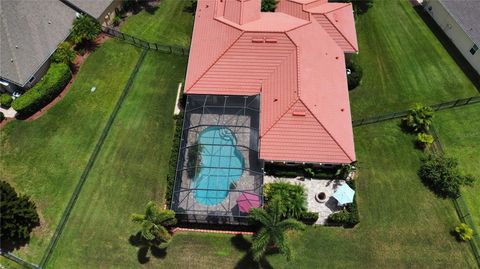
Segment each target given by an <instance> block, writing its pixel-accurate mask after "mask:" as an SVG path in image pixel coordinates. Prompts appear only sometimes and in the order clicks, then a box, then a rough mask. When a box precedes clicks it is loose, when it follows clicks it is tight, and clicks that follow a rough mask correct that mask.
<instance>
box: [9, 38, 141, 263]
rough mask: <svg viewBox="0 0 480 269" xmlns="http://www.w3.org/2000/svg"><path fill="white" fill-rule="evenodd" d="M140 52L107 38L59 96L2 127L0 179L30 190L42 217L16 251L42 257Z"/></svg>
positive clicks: (33, 258)
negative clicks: (32, 116)
mask: <svg viewBox="0 0 480 269" xmlns="http://www.w3.org/2000/svg"><path fill="white" fill-rule="evenodd" d="M139 53H140V51H139V50H138V49H137V48H135V47H133V46H130V45H127V44H123V43H119V42H116V41H107V42H106V43H105V44H103V45H102V46H101V47H100V48H98V49H97V51H96V52H94V53H93V54H92V55H90V56H89V57H88V59H87V60H86V61H85V63H84V64H83V65H82V67H81V70H80V72H79V74H78V77H77V79H76V81H75V82H74V84H73V85H72V87H71V88H70V90H69V91H68V93H67V94H66V96H65V98H64V99H63V100H62V101H60V102H59V103H58V104H57V105H55V106H54V107H53V108H52V109H50V110H49V111H48V112H47V113H46V114H45V115H43V116H42V117H41V118H39V119H37V120H36V121H34V122H24V121H14V122H11V123H9V124H7V126H5V128H4V129H2V130H1V152H2V158H1V159H0V166H1V175H2V179H5V180H7V181H8V182H10V183H11V184H12V185H13V186H14V187H15V189H16V190H17V191H19V192H21V193H25V194H29V195H31V196H32V199H33V200H34V201H35V203H36V204H37V207H38V211H39V215H40V219H41V226H40V227H39V228H37V229H36V230H35V231H34V233H33V237H32V240H31V242H30V244H29V245H28V246H27V247H24V248H22V249H21V250H19V251H16V253H17V254H18V255H20V256H21V257H23V258H26V259H27V260H29V261H32V262H34V263H38V262H40V259H41V256H42V255H43V251H44V250H45V248H46V246H47V245H48V243H49V241H50V238H51V236H52V234H53V231H54V230H55V227H56V225H57V223H58V222H59V220H60V217H61V215H62V213H63V211H64V209H65V207H66V205H67V203H68V200H69V199H70V196H71V195H72V192H73V190H74V188H75V186H76V184H77V182H78V180H79V178H80V175H81V173H82V171H83V168H84V167H85V165H86V164H87V161H88V158H89V156H90V154H91V152H92V151H93V148H94V146H95V143H96V142H97V140H98V138H99V136H100V133H101V131H102V129H103V126H104V125H105V123H106V121H107V119H108V117H109V115H110V113H111V111H112V109H113V107H114V105H115V103H116V101H117V99H118V97H119V96H120V93H121V91H122V89H123V86H124V85H125V83H126V81H127V79H128V77H129V75H130V73H131V70H132V69H133V67H134V66H135V63H136V61H137V59H138V57H139ZM92 86H96V87H97V90H96V91H95V92H94V93H91V92H90V88H91V87H92Z"/></svg>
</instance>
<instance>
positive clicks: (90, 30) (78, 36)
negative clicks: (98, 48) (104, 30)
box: [71, 15, 101, 44]
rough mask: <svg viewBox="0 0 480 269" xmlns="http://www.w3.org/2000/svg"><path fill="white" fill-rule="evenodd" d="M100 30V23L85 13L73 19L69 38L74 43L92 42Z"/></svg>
mask: <svg viewBox="0 0 480 269" xmlns="http://www.w3.org/2000/svg"><path fill="white" fill-rule="evenodd" d="M100 32H101V28H100V24H99V23H98V22H97V21H96V20H94V19H93V18H92V17H89V16H87V15H80V16H79V17H77V18H76V19H75V20H74V21H73V29H72V33H71V39H72V41H73V42H74V43H75V44H80V43H83V42H92V41H94V40H95V39H96V38H97V37H98V35H99V34H100Z"/></svg>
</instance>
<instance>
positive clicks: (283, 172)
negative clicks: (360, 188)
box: [265, 163, 344, 179]
mask: <svg viewBox="0 0 480 269" xmlns="http://www.w3.org/2000/svg"><path fill="white" fill-rule="evenodd" d="M340 169H342V166H336V167H332V168H314V167H311V166H309V165H303V166H286V165H278V164H272V163H266V164H265V172H266V173H267V174H268V175H272V176H276V177H284V178H295V177H313V178H330V179H342V178H343V176H344V173H342V172H341V171H340Z"/></svg>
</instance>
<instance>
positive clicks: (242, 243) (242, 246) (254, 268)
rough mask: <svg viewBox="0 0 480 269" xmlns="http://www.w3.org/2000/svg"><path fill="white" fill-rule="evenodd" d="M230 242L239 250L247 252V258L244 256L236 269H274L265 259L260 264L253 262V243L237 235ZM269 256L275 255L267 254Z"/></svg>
mask: <svg viewBox="0 0 480 269" xmlns="http://www.w3.org/2000/svg"><path fill="white" fill-rule="evenodd" d="M230 241H231V243H232V245H233V246H234V247H235V248H236V249H237V250H239V251H242V252H246V253H245V256H243V258H242V259H241V260H240V261H238V263H237V264H236V265H235V269H243V268H249V269H260V268H262V269H273V267H272V265H270V263H269V262H268V261H267V259H265V258H262V259H261V260H260V261H259V262H256V261H255V260H253V253H252V252H251V251H250V248H251V246H252V243H250V241H248V240H246V239H245V238H244V237H243V235H241V234H237V235H235V236H234V237H232V239H231V240H230ZM267 254H273V253H267Z"/></svg>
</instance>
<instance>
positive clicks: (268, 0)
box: [262, 0, 278, 12]
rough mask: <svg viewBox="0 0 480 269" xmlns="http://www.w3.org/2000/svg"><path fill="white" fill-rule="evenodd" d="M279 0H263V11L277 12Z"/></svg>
mask: <svg viewBox="0 0 480 269" xmlns="http://www.w3.org/2000/svg"><path fill="white" fill-rule="evenodd" d="M277 3H278V0H262V11H263V12H275V9H276V8H277Z"/></svg>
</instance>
